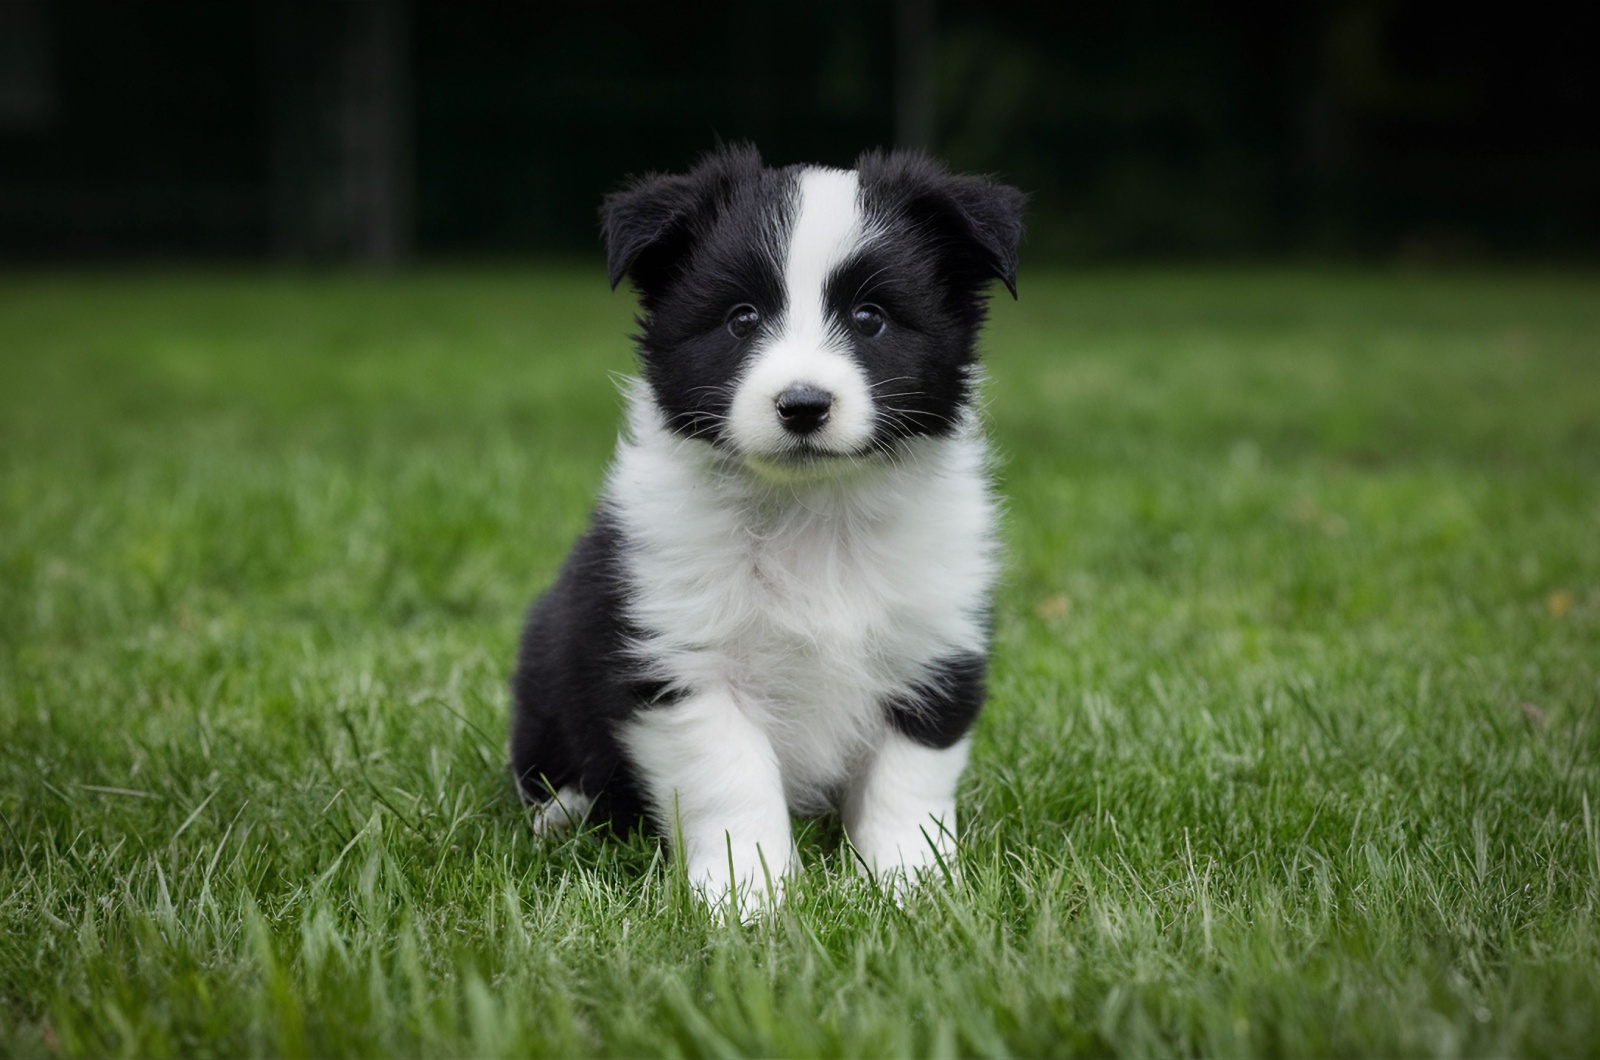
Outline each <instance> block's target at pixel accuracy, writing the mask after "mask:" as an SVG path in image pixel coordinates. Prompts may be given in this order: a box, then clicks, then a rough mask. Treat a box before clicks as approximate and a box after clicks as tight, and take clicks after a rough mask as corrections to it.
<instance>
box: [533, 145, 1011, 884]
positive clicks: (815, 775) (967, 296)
mask: <svg viewBox="0 0 1600 1060" xmlns="http://www.w3.org/2000/svg"><path fill="white" fill-rule="evenodd" d="M1021 210H1022V196H1021V194H1020V193H1018V192H1017V191H1016V190H1015V189H1013V188H1008V187H1005V186H1004V185H1000V184H995V183H993V182H992V181H989V180H987V179H985V178H978V177H963V176H957V175H954V174H951V173H949V172H947V171H946V170H944V169H943V167H941V166H939V165H937V164H936V163H933V162H930V161H929V160H927V159H925V158H922V157H920V156H916V155H906V154H896V155H879V154H869V155H865V156H863V157H862V158H861V159H860V160H859V161H858V163H857V166H856V168H855V169H852V170H840V169H829V168H824V167H818V166H791V167H788V168H784V169H772V168H768V167H766V166H765V165H763V164H762V162H761V159H760V157H759V156H758V155H757V154H756V153H755V152H754V150H752V149H749V148H734V149H730V150H725V151H722V152H719V153H716V154H713V155H711V156H708V157H707V158H706V159H705V160H704V161H703V162H701V164H700V165H699V166H697V167H696V168H695V169H694V170H692V171H691V172H689V173H687V174H683V175H672V176H651V177H646V178H643V179H641V180H638V181H635V182H634V183H633V184H631V185H629V186H628V187H627V188H625V189H624V190H622V191H620V192H617V193H616V194H614V195H612V196H611V197H609V198H608V199H607V200H606V203H605V206H604V208H603V210H602V219H603V227H604V231H605V236H606V243H607V252H608V263H609V266H610V272H611V281H612V284H613V286H615V285H616V284H617V283H619V282H620V281H621V280H622V279H623V278H624V277H626V278H627V279H629V280H630V281H631V282H632V284H633V287H634V289H635V290H636V291H637V292H638V295H639V305H640V310H641V313H640V317H639V334H638V335H636V336H635V341H636V345H637V349H638V356H639V366H640V369H641V373H640V374H641V379H640V381H639V383H638V384H637V385H635V386H634V387H633V388H632V389H631V391H630V394H629V429H628V432H627V435H626V436H625V438H624V440H623V441H622V442H621V443H620V444H619V447H618V452H617V459H616V461H615V463H614V465H613V467H612V470H611V473H610V476H609V477H608V479H607V482H606V486H605V489H604V491H603V493H602V496H601V500H600V503H599V504H598V505H597V507H596V510H595V514H594V518H593V520H592V522H591V525H590V528H589V530H588V531H587V532H586V533H585V534H584V535H583V536H582V537H581V538H580V539H579V540H578V542H577V543H576V544H575V545H574V546H573V550H572V552H571V554H570V555H569V556H568V558H567V562H566V564H565V565H564V566H563V567H562V570H561V573H560V575H559V576H558V577H557V578H556V581H555V583H554V584H553V585H552V586H551V587H550V588H549V589H548V590H547V591H546V592H545V593H544V594H543V595H542V596H540V597H539V599H538V600H536V601H535V603H534V606H533V607H532V608H531V609H530V611H529V614H528V620H527V624H526V626H525V628H524V630H523V636H522V642H521V646H520V649H519V653H518V658H517V666H516V671H515V673H514V675H513V678H512V698H513V713H512V723H511V765H512V771H513V774H514V775H515V777H516V780H517V783H518V786H519V789H520V791H521V792H522V794H523V796H524V798H526V799H527V800H528V801H529V802H532V803H535V804H537V806H538V809H537V812H536V814H535V816H534V827H535V829H536V830H537V831H540V832H548V831H552V830H554V829H557V828H560V827H563V826H567V825H571V824H573V823H575V822H577V821H580V820H583V819H585V818H588V819H590V820H596V819H600V818H609V819H610V820H612V821H613V822H614V823H616V824H618V825H620V826H622V827H629V826H631V825H632V824H633V823H634V822H635V821H637V820H640V819H641V818H646V819H648V820H649V821H650V822H651V823H653V824H654V825H655V827H657V828H658V829H659V830H660V831H661V832H662V833H663V834H664V835H665V836H667V837H668V838H669V840H670V841H671V843H672V845H673V847H674V853H675V854H676V855H677V856H678V857H679V858H681V859H682V861H683V863H684V867H685V869H686V871H687V873H688V875H689V878H690V880H691V881H692V882H693V884H694V886H695V888H696V890H697V892H698V893H699V894H701V895H702V896H703V897H704V898H705V899H706V900H707V902H709V903H711V904H712V905H715V906H720V907H722V908H723V909H724V910H725V911H726V912H728V913H738V914H740V915H745V914H748V912H750V911H751V910H752V909H754V908H757V907H759V906H760V905H761V904H763V903H765V902H767V901H771V900H773V899H775V898H776V897H777V894H778V892H779V891H780V890H781V889H782V884H783V880H784V878H785V877H786V876H787V874H788V873H789V872H790V870H791V868H792V867H793V866H794V864H795V863H796V862H795V852H794V848H793V840H792V833H791V829H790V821H789V814H790V813H791V811H793V812H801V813H815V812H820V811H824V810H828V809H837V810H838V812H839V814H840V817H841V819H842V821H843V823H844V827H845V831H846V833H847V835H848V838H849V843H850V848H851V849H850V855H849V856H850V858H851V860H852V862H853V863H854V864H856V865H857V866H858V867H860V868H861V869H862V870H864V871H865V872H867V873H868V874H870V875H871V876H873V878H875V879H885V880H893V881H896V882H894V884H893V886H895V887H896V888H899V887H902V886H907V885H909V884H910V883H911V882H914V881H915V880H917V879H919V878H923V877H926V876H929V875H932V874H935V873H936V872H937V873H948V872H949V871H951V870H952V869H953V866H954V859H955V851H956V847H955V834H956V814H955V791H956V784H957V781H958V780H959V778H960V776H961V772H962V770H963V769H964V768H965V765H966V760H967V749H968V746H969V744H970V739H969V732H970V729H971V726H972V724H973V722H974V720H975V718H976V717H977V714H978V711H979V708H980V707H981V706H982V703H983V697H984V670H985V654H986V646H987V645H986V641H987V629H986V627H987V613H988V597H989V591H990V586H991V583H992V581H993V579H994V573H995V565H996V563H995V546H994V521H995V506H994V503H993V501H992V499H991V497H990V493H989V488H988V484H987V478H986V473H985V472H986V468H985V464H986V455H985V447H984V442H983V438H982V435H981V432H980V430H979V427H978V424H977V417H976V415H975V413H974V411H973V407H972V403H973V398H974V389H975V387H976V382H977V377H978V362H977V349H976V339H977V333H978V330H979V327H980V326H981V324H982V322H983V318H984V312H985V298H986V295H985V288H986V287H987V286H988V284H989V283H990V282H991V281H993V280H999V281H1001V282H1002V283H1004V284H1005V285H1006V286H1007V287H1008V288H1010V289H1011V290H1012V292H1013V293H1015V268H1016V247H1017V241H1018V239H1019V238H1020V235H1021Z"/></svg>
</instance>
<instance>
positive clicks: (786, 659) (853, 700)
mask: <svg viewBox="0 0 1600 1060" xmlns="http://www.w3.org/2000/svg"><path fill="white" fill-rule="evenodd" d="M651 412H653V410H650V409H648V408H646V409H643V410H641V409H640V408H639V406H638V404H636V405H635V415H634V437H633V438H632V439H631V440H629V441H625V442H624V443H623V444H622V445H621V447H620V448H619V451H618V458H617V462H616V464H615V466H614V467H613V469H612V473H611V477H610V480H609V482H608V487H607V499H608V501H609V503H610V505H611V507H612V509H613V511H614V512H615V513H616V515H617V517H618V519H619V520H620V522H621V525H622V528H623V531H624V533H625V535H626V538H627V540H628V549H627V551H626V553H625V560H624V561H625V566H626V570H627V574H628V580H629V583H630V593H629V597H628V612H629V618H630V619H631V620H632V621H633V623H634V624H635V625H636V626H637V627H638V629H639V630H640V631H641V633H642V634H643V636H642V639H641V643H640V644H639V646H638V658H639V661H640V662H641V664H643V665H644V666H645V667H646V668H647V669H648V671H649V672H650V673H651V675H652V676H654V677H657V678H659V679H662V680H664V681H666V682H668V683H669V684H670V685H671V686H673V687H674V688H675V689H677V690H679V691H680V692H683V693H687V694H691V695H692V694H698V693H702V692H706V691H708V690H714V689H715V690H723V691H726V692H727V693H728V694H729V695H731V696H732V698H733V700H734V702H735V703H737V704H738V707H739V709H740V711H742V712H743V713H744V714H745V715H746V716H747V717H748V718H749V719H750V720H751V722H753V723H754V724H755V725H756V726H758V727H759V728H760V729H761V730H762V731H763V732H765V733H766V734H767V737H768V738H769V740H770V741H771V745H772V747H773V749H774V751H775V752H776V754H777V757H778V767H779V769H780V771H781V773H782V776H783V785H784V790H785V795H786V797H787V800H788V802H789V804H790V806H791V808H792V809H795V810H797V811H802V812H814V811H816V810H820V809H822V808H824V805H825V803H826V801H827V799H828V798H829V797H830V795H831V793H832V791H833V790H834V789H835V788H836V787H837V786H838V785H839V783H840V782H841V781H842V779H843V777H844V776H845V775H846V774H847V773H848V771H849V770H850V769H851V768H852V766H853V765H854V764H855V763H856V762H857V761H858V760H859V759H860V758H861V756H863V755H864V754H867V753H868V752H869V751H870V749H871V748H872V746H873V745H874V743H875V742H876V739H877V737H878V736H879V735H880V734H881V732H882V729H883V726H884V720H883V711H882V703H883V700H884V698H885V697H887V696H890V695H893V694H894V693H895V692H897V691H902V690H904V689H906V688H907V687H908V686H909V685H912V684H914V683H916V682H917V681H918V680H920V679H922V678H924V677H925V676H926V675H927V672H928V668H929V667H930V666H931V665H933V664H934V663H936V662H937V661H939V660H941V659H945V658H948V657H949V656H951V655H954V654H957V653H971V652H982V651H983V650H984V641H985V630H984V613H985V610H986V606H987V601H988V594H989V590H990V587H991V585H992V583H993V580H994V576H995V568H996V560H995V518H996V516H995V505H994V502H993V500H992V497H991V495H990V492H989V488H988V483H987V476H986V467H985V464H986V453H985V448H984V443H983V440H982V437H981V435H980V433H979V432H978V430H977V428H976V426H975V425H969V427H968V428H967V429H965V430H963V431H962V432H961V433H959V434H958V435H957V436H955V437H952V438H938V439H935V438H927V439H917V440H915V442H914V443H913V444H912V446H911V447H910V448H909V449H908V451H907V452H905V453H904V454H899V455H897V458H896V459H894V460H881V461H872V462H863V463H861V464H860V465H859V466H854V467H852V468H851V469H849V470H848V471H846V472H845V473H843V474H842V475H837V476H828V477H825V478H823V477H819V478H817V479H815V480H806V481H786V482H778V481H773V480H771V479H767V478H763V477H761V476H759V475H756V474H754V473H753V472H751V471H750V470H749V469H748V468H745V467H743V466H738V465H735V464H733V463H731V462H730V458H727V457H724V456H722V455H720V454H717V453H714V452H712V451H710V450H709V448H708V447H706V446H704V445H702V444H699V443H694V442H687V441H684V440H682V439H680V438H677V437H675V436H673V435H671V434H669V433H668V432H666V431H665V430H663V429H661V428H660V427H659V425H658V424H657V423H656V422H654V416H653V415H651V414H650V413H651Z"/></svg>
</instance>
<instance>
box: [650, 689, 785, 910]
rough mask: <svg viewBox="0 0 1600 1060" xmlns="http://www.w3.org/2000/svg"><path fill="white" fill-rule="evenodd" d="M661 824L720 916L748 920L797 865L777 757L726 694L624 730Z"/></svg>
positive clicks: (653, 715) (665, 708) (657, 711)
mask: <svg viewBox="0 0 1600 1060" xmlns="http://www.w3.org/2000/svg"><path fill="white" fill-rule="evenodd" d="M623 745H624V747H626V749H627V752H628V757H629V758H630V759H631V760H632V762H633V765H634V768H635V769H636V770H637V771H638V775H639V777H640V779H641V782H642V786H643V788H644V794H645V797H646V799H647V800H648V801H649V803H650V808H651V812H652V813H653V814H654V815H655V817H656V820H657V822H658V823H659V824H660V826H661V827H662V829H663V830H664V831H665V832H666V833H667V835H668V836H669V837H671V838H672V839H673V841H674V842H680V841H681V844H682V845H681V847H680V849H679V850H678V851H677V853H678V856H679V857H681V858H683V861H684V866H685V868H686V869H687V870H688V873H689V882H690V883H691V884H693V886H694V888H695V890H696V891H697V892H698V893H699V894H700V895H701V897H702V898H704V899H705V901H706V903H707V904H708V905H710V906H711V907H712V908H713V909H716V908H718V907H721V906H722V905H723V904H724V903H726V904H727V908H726V909H724V910H723V912H725V913H726V914H727V915H728V916H730V917H733V916H738V917H747V916H748V915H749V914H751V913H753V912H755V911H756V910H757V909H758V908H760V907H761V906H763V905H766V904H768V903H770V902H771V901H773V900H774V899H776V898H777V896H778V895H777V892H778V891H779V890H780V889H781V887H782V880H783V877H784V876H785V875H786V874H787V873H788V872H789V870H790V866H791V864H792V863H793V860H794V839H793V836H792V834H791V832H790V827H789V808H788V804H787V802H786V801H785V799H784V794H783V777H782V774H781V773H780V772H779V769H778V756H777V754H776V753H775V752H774V751H773V749H772V744H771V742H770V741H768V739H767V737H766V734H765V733H763V732H762V731H761V730H760V728H758V727H757V726H756V724H755V723H754V722H752V721H751V720H750V718H749V717H748V716H747V715H746V714H745V713H744V711H742V710H741V709H739V705H738V703H736V702H735V701H734V699H733V696H732V695H731V694H730V693H729V692H728V691H726V690H725V689H716V690H712V691H707V692H702V693H700V694H698V695H694V696H690V697H689V698H687V699H684V700H681V701H679V702H677V703H673V704H664V705H660V706H653V707H648V708H646V709H645V710H643V711H641V712H640V713H639V714H638V715H637V716H635V717H634V719H633V720H632V721H630V722H629V723H628V725H627V727H626V728H625V729H624V731H623ZM769 882H770V886H769Z"/></svg>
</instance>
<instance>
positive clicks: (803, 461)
mask: <svg viewBox="0 0 1600 1060" xmlns="http://www.w3.org/2000/svg"><path fill="white" fill-rule="evenodd" d="M886 455H887V454H886V452H885V450H884V449H882V448H881V447H877V446H869V447H867V448H863V449H857V450H851V451H840V450H838V449H826V448H823V447H822V446H820V445H817V444H816V443H814V442H811V441H809V440H801V441H797V442H796V443H794V444H792V445H790V446H786V447H784V448H783V449H780V450H777V451H767V452H741V453H739V454H738V457H739V460H740V462H741V463H742V464H743V465H744V466H745V467H747V468H749V469H750V470H751V471H754V472H755V473H756V474H758V475H760V476H761V477H762V478H767V479H773V480H777V481H790V482H792V481H804V480H815V479H826V478H838V477H839V476H840V475H845V474H848V473H849V472H851V471H854V470H859V469H861V468H863V467H866V466H869V465H874V464H877V463H879V462H880V461H882V460H883V459H885V458H886Z"/></svg>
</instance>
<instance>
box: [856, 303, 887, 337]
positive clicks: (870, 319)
mask: <svg viewBox="0 0 1600 1060" xmlns="http://www.w3.org/2000/svg"><path fill="white" fill-rule="evenodd" d="M850 323H851V324H852V325H853V326H854V327H855V329H856V334H858V335H860V336H861V337H862V338H867V339H875V338H877V337H878V336H879V335H882V334H883V326H884V321H883V310H881V309H879V308H878V307H877V306H875V305H873V304H871V303H870V302H869V303H868V304H866V305H858V306H856V307H855V308H854V309H852V310H851V311H850Z"/></svg>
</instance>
